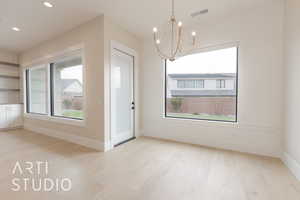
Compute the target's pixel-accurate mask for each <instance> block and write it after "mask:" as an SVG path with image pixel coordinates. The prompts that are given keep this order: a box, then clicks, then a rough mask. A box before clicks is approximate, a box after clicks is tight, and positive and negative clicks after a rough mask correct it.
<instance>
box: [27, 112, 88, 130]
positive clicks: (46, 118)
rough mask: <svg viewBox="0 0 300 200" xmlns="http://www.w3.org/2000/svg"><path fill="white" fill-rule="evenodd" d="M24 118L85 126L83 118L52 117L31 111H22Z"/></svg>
mask: <svg viewBox="0 0 300 200" xmlns="http://www.w3.org/2000/svg"><path fill="white" fill-rule="evenodd" d="M24 118H28V119H37V120H44V121H50V122H57V123H61V124H67V125H73V126H80V127H85V120H79V119H68V118H61V117H53V116H48V115H40V114H33V113H24Z"/></svg>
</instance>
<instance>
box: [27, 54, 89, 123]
mask: <svg viewBox="0 0 300 200" xmlns="http://www.w3.org/2000/svg"><path fill="white" fill-rule="evenodd" d="M48 77H49V78H48ZM48 85H49V90H47V88H48V87H47V86H48ZM26 86H27V94H26V95H27V112H28V113H36V114H45V115H49V116H55V117H62V118H71V119H83V118H84V112H83V102H84V95H83V94H84V93H83V65H82V58H81V54H79V53H78V54H74V55H72V56H67V57H65V58H63V59H59V60H57V61H54V62H51V63H47V64H45V66H44V67H32V68H30V69H28V70H26ZM48 99H49V100H48ZM48 102H49V103H48ZM48 108H49V109H48Z"/></svg>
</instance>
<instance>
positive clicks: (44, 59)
mask: <svg viewBox="0 0 300 200" xmlns="http://www.w3.org/2000/svg"><path fill="white" fill-rule="evenodd" d="M80 50H84V44H78V45H74V46H71V47H68V48H65V49H64V50H62V51H58V52H55V53H50V54H47V55H44V56H42V57H40V58H36V59H34V60H32V61H29V62H26V63H22V64H21V67H22V68H28V67H30V66H36V65H40V64H45V63H49V62H53V61H55V60H57V58H60V57H62V56H68V55H69V54H70V53H72V52H74V51H80Z"/></svg>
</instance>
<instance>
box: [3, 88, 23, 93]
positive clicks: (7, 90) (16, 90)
mask: <svg viewBox="0 0 300 200" xmlns="http://www.w3.org/2000/svg"><path fill="white" fill-rule="evenodd" d="M19 91H20V89H7V88H0V92H19Z"/></svg>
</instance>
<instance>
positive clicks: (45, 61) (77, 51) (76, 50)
mask: <svg viewBox="0 0 300 200" xmlns="http://www.w3.org/2000/svg"><path fill="white" fill-rule="evenodd" d="M74 55H80V56H81V59H82V87H83V113H84V119H82V120H79V119H78V120H77V119H71V118H63V117H56V116H51V105H50V103H51V95H50V85H51V83H50V81H51V80H50V63H52V62H57V61H59V60H60V59H64V58H66V57H69V56H74ZM34 63H35V64H34ZM36 63H39V64H36ZM43 67H46V69H47V77H46V82H47V101H46V103H47V108H46V109H47V114H46V115H39V114H34V113H27V92H28V91H27V88H26V70H27V69H28V70H29V69H38V68H43ZM23 76H24V78H23V93H24V96H23V99H24V107H25V109H24V117H27V118H32V119H40V120H50V121H53V122H58V123H63V124H68V125H76V126H85V121H86V119H87V103H86V102H87V100H86V99H87V98H86V97H87V92H86V91H87V87H86V85H87V84H86V60H85V49H84V45H83V44H80V45H76V46H72V47H70V48H66V49H65V50H63V51H60V52H58V53H55V54H49V55H48V56H45V57H42V58H40V59H37V60H35V61H33V62H31V65H29V64H28V65H26V66H25V67H23Z"/></svg>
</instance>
